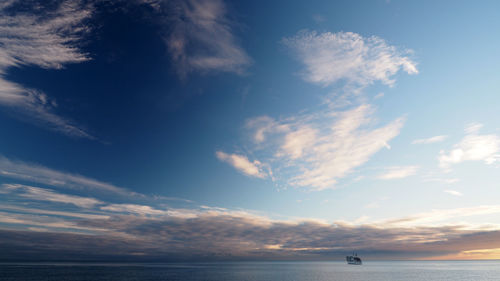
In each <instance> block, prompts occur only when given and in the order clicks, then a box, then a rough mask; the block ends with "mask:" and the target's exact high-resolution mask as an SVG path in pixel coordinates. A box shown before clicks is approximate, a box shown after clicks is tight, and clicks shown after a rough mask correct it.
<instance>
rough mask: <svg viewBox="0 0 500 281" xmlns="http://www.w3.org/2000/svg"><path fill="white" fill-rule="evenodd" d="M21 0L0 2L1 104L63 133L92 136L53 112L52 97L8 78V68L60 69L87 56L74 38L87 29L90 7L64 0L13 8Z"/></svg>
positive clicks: (76, 38) (73, 135) (53, 101)
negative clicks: (19, 9)
mask: <svg viewBox="0 0 500 281" xmlns="http://www.w3.org/2000/svg"><path fill="white" fill-rule="evenodd" d="M20 3H21V1H10V2H9V3H6V4H5V5H3V6H1V7H0V15H1V16H0V106H3V107H5V108H9V109H11V110H12V111H13V112H14V113H16V115H18V116H19V117H20V118H21V119H26V120H28V121H29V122H31V123H35V124H37V125H39V126H42V127H46V128H48V129H51V130H54V131H57V132H60V133H62V134H65V135H68V136H71V137H78V138H88V139H95V138H94V137H93V136H92V135H90V134H89V133H88V132H86V131H85V130H84V129H82V128H81V127H79V126H78V125H76V124H75V123H74V122H73V121H71V120H69V119H67V118H64V117H61V116H59V115H57V114H56V113H54V111H55V108H56V107H57V103H56V101H55V100H54V99H51V98H50V97H49V96H47V95H46V94H45V93H43V92H40V91H38V90H35V89H29V88H26V87H24V86H22V85H20V84H17V83H14V82H12V81H9V80H8V79H7V78H6V74H7V71H8V69H9V68H12V67H22V66H38V67H41V68H46V69H61V68H63V66H64V65H65V64H68V63H79V62H83V61H86V60H88V59H89V57H88V56H87V54H85V53H83V52H81V51H80V50H79V48H78V47H77V43H78V41H79V40H80V37H81V35H82V34H83V33H85V32H86V30H87V27H86V26H85V25H84V24H83V22H84V20H86V19H87V18H89V17H90V15H91V13H92V11H91V9H90V8H89V7H88V6H86V5H84V4H82V3H80V2H79V1H63V2H61V3H60V4H59V5H58V7H57V8H56V9H55V10H51V9H47V8H46V7H44V6H43V5H41V6H38V7H37V8H34V10H36V11H32V12H33V13H28V12H12V10H13V9H14V10H15V7H16V6H17V5H19V4H20Z"/></svg>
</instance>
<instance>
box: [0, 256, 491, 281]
mask: <svg viewBox="0 0 500 281" xmlns="http://www.w3.org/2000/svg"><path fill="white" fill-rule="evenodd" d="M0 280H2V281H14V280H15V281H18V280H23V281H24V280H26V281H31V280H37V281H45V280H54V281H63V280H64V281H83V280H88V281H101V280H102V281H104V280H106V281H108V280H123V281H130V280H137V281H139V280H141V281H157V280H182V281H232V280H242V281H279V280H282V281H305V280H308V281H309V280H317V281H327V280H329V281H336V280H349V281H361V280H380V281H388V280H397V281H407V280H455V281H461V280H477V281H482V280H500V261H438V262H435V261H374V262H369V261H368V262H365V264H363V265H362V266H355V265H347V264H345V263H343V262H227V263H190V264H77V263H73V264H70V263H60V264H48V263H47V264H13V263H11V264H8V263H4V264H0Z"/></svg>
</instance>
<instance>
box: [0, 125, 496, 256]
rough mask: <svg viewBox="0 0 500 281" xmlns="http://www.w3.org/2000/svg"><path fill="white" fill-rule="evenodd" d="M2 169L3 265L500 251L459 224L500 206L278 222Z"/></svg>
mask: <svg viewBox="0 0 500 281" xmlns="http://www.w3.org/2000/svg"><path fill="white" fill-rule="evenodd" d="M267 137H268V136H266V135H264V138H267ZM4 162H5V161H4ZM4 166H5V165H4ZM42 170H43V171H51V173H52V174H54V175H64V173H61V172H58V171H55V170H49V169H48V168H43V169H42ZM2 171H4V172H3V173H2V174H0V179H2V180H5V181H9V182H8V183H4V184H2V186H1V188H0V198H2V200H1V201H2V202H3V203H1V204H0V248H1V249H2V251H0V260H4V261H7V260H8V261H13V257H15V259H16V260H24V261H26V260H38V261H39V260H94V261H95V260H102V261H192V260H210V261H214V260H332V259H334V260H335V259H342V258H343V256H344V255H345V254H346V253H349V252H351V251H353V250H354V251H357V252H358V253H360V254H362V255H363V256H364V257H366V258H368V259H391V258H398V259H414V258H437V257H440V256H447V257H450V256H453V255H460V254H462V255H463V254H467V253H468V252H471V251H473V252H478V251H485V249H486V250H487V249H494V248H500V226H499V225H494V224H479V225H470V224H464V223H460V222H461V221H463V218H466V217H472V216H485V215H492V214H499V213H500V206H498V205H483V206H473V207H467V208H459V209H436V210H432V211H429V212H425V213H418V214H415V215H411V216H405V217H394V218H392V219H386V220H383V221H371V222H370V221H369V220H368V219H365V220H358V221H354V222H346V221H336V222H331V223H329V222H321V221H318V220H315V219H279V220H278V219H274V218H271V217H268V216H266V215H265V214H262V213H257V212H254V211H249V210H241V209H239V210H238V209H232V210H231V209H225V208H217V207H209V206H199V205H196V204H194V203H192V202H191V203H190V205H189V206H184V207H180V206H175V205H173V203H174V202H169V203H168V204H165V203H162V201H158V200H156V199H155V198H151V197H146V196H128V197H120V198H117V197H116V196H113V197H85V196H82V195H75V194H73V193H72V194H69V193H68V192H70V191H72V192H73V191H74V190H73V189H64V188H62V187H61V182H58V181H56V180H53V181H47V180H43V185H44V186H35V185H25V184H21V183H19V182H17V180H18V179H21V180H22V181H31V182H41V181H40V180H38V179H37V177H30V178H29V177H20V178H19V177H12V175H11V174H12V170H9V171H10V172H8V173H5V167H4V168H3V170H2ZM35 171H36V170H35ZM18 172H20V171H18ZM41 176H43V174H42V175H41ZM63 179H64V177H63ZM78 179H84V177H81V176H80V177H78ZM76 183H78V181H76V180H73V181H69V184H76ZM55 188H57V189H58V190H56V189H55ZM82 188H85V186H82ZM175 203H176V204H179V203H181V202H178V201H175ZM495 241H499V242H495Z"/></svg>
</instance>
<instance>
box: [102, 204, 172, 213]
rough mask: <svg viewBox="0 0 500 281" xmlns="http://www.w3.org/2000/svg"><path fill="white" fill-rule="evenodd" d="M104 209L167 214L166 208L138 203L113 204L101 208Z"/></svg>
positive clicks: (120, 211)
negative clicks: (158, 208) (160, 208)
mask: <svg viewBox="0 0 500 281" xmlns="http://www.w3.org/2000/svg"><path fill="white" fill-rule="evenodd" d="M100 209H101V210H103V211H110V212H118V213H132V214H139V215H166V214H167V212H166V211H164V210H157V209H155V208H152V207H150V206H146V205H138V204H111V205H107V206H103V207H101V208H100Z"/></svg>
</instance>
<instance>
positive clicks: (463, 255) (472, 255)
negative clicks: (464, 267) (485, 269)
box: [421, 248, 500, 260]
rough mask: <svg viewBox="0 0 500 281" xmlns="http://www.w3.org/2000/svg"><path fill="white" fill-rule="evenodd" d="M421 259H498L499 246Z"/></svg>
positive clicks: (499, 254)
mask: <svg viewBox="0 0 500 281" xmlns="http://www.w3.org/2000/svg"><path fill="white" fill-rule="evenodd" d="M421 260H500V248H493V249H477V250H468V251H462V252H460V253H458V254H453V255H447V256H438V257H430V258H423V259H421Z"/></svg>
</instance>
